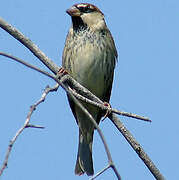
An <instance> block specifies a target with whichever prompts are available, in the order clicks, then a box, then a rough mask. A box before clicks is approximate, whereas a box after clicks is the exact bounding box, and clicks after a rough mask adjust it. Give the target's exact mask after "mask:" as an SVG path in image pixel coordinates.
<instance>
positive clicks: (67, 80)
mask: <svg viewBox="0 0 179 180" xmlns="http://www.w3.org/2000/svg"><path fill="white" fill-rule="evenodd" d="M0 27H2V28H3V29H4V30H5V31H7V32H8V33H9V34H10V35H12V36H13V37H14V38H16V39H17V40H19V41H20V42H21V43H22V44H24V45H25V46H26V47H27V48H28V49H29V50H30V51H31V52H32V53H33V54H34V55H35V56H36V57H38V58H39V59H40V60H41V61H42V63H43V64H45V65H46V66H47V67H48V68H49V69H50V70H51V71H52V72H53V73H54V74H55V75H57V76H56V78H54V77H52V78H54V79H55V80H56V81H57V82H58V83H59V84H60V85H61V86H62V87H63V89H65V91H66V92H67V93H70V90H69V87H72V88H71V89H75V90H77V92H78V93H79V94H81V95H83V96H84V94H85V97H87V98H88V96H89V97H90V98H89V100H92V101H93V100H94V101H95V102H97V103H99V104H102V103H103V102H101V101H100V100H99V98H97V97H96V96H94V95H93V94H92V93H90V92H89V91H88V90H87V89H85V88H84V87H82V86H81V85H79V83H77V82H76V81H75V80H74V79H73V78H71V77H70V76H69V75H66V76H64V77H62V78H61V76H60V75H59V74H58V71H59V67H58V66H57V65H55V64H54V63H53V62H52V61H51V60H50V59H49V58H48V57H47V56H45V54H44V53H43V52H41V51H40V49H39V48H38V47H37V46H36V45H34V44H33V43H32V42H31V41H30V40H29V39H28V38H26V37H25V36H24V35H23V34H22V33H20V32H19V31H18V30H17V29H15V28H14V27H12V26H11V25H9V24H8V23H6V22H5V21H4V20H3V19H2V18H0ZM59 78H61V79H60V80H59ZM62 82H63V83H62ZM71 96H72V97H73V99H74V101H75V102H76V103H77V104H78V106H79V107H80V108H82V109H83V108H84V107H83V106H82V105H80V103H79V101H76V100H75V99H76V98H75V97H74V96H73V95H71ZM83 110H84V112H85V113H86V114H89V113H88V112H86V110H85V109H83ZM114 111H115V112H116V110H114ZM116 113H117V112H116ZM118 114H120V115H127V116H129V117H132V116H133V114H131V113H125V112H123V113H120V112H118ZM134 116H135V115H134ZM134 116H133V118H137V119H140V118H139V116H137V115H136V116H135V117H134ZM89 117H90V119H91V121H92V122H93V121H94V119H93V118H91V115H90V114H89ZM110 119H111V120H112V122H113V123H114V124H115V126H116V127H117V128H118V129H119V131H120V132H121V133H122V134H123V136H124V137H125V138H126V139H127V141H128V142H129V143H130V145H131V146H132V147H133V149H134V150H135V151H136V152H137V154H138V155H139V154H140V156H139V157H140V158H141V159H142V160H143V161H144V163H145V164H146V165H147V167H148V168H149V170H150V171H151V172H152V174H153V175H154V177H155V178H156V179H159V180H164V177H163V176H162V175H161V173H160V172H159V170H158V169H157V168H156V167H155V165H154V164H153V162H152V161H151V160H150V159H149V158H148V156H147V155H146V153H145V152H144V151H143V149H142V148H141V146H140V145H139V143H137V141H135V139H134V138H133V137H132V135H131V134H130V133H129V134H125V132H127V133H128V130H127V129H126V128H125V127H124V125H123V124H122V123H121V122H120V121H119V120H118V118H117V117H115V116H114V114H113V113H112V115H110ZM144 119H145V117H144ZM149 121H150V120H149ZM95 123H96V122H95V121H94V122H93V124H94V125H95ZM95 126H96V125H95ZM98 128H99V127H98V126H97V130H99V131H98V133H99V135H100V134H101V135H100V137H102V136H103V135H102V133H100V129H98ZM128 136H129V137H130V138H129V137H128ZM102 141H104V139H103V138H102ZM103 144H104V146H105V150H106V149H108V148H107V146H106V145H105V142H103ZM11 146H12V145H11V144H10V146H9V147H11ZM11 148H12V147H11ZM107 155H108V160H109V164H110V167H112V168H113V170H114V172H115V173H117V172H116V168H115V166H114V165H113V163H112V159H111V158H110V154H109V153H108V152H107ZM146 157H147V158H146ZM110 159H111V160H110ZM146 162H149V163H146ZM5 166H7V164H5ZM117 174H118V173H117ZM117 174H116V175H117ZM117 177H118V179H120V176H119V175H117Z"/></svg>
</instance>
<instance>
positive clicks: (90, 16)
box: [62, 3, 117, 176]
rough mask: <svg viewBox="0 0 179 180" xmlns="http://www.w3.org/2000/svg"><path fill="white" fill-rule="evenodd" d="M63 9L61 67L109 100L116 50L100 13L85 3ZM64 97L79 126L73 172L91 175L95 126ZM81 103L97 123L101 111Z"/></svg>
mask: <svg viewBox="0 0 179 180" xmlns="http://www.w3.org/2000/svg"><path fill="white" fill-rule="evenodd" d="M66 12H67V13H68V14H69V15H70V16H71V20H72V26H71V27H70V29H69V32H68V35H67V38H66V42H65V47H64V51H63V57H62V67H63V68H64V69H65V70H66V71H67V72H68V73H69V75H71V76H72V77H73V78H74V79H75V80H76V81H77V82H79V83H80V84H81V85H82V86H84V87H86V88H87V89H88V90H89V91H91V92H92V93H93V94H94V95H96V96H97V97H98V98H100V99H101V100H102V101H103V102H109V100H110V95H111V89H112V83H113V76H114V68H115V64H116V60H117V50H116V47H115V44H114V40H113V38H112V35H111V33H110V31H109V29H108V28H107V26H106V23H105V20H104V14H103V13H102V12H101V11H100V10H99V9H98V8H97V7H96V6H95V5H92V4H88V3H80V4H75V5H73V6H72V7H71V8H69V9H67V10H66ZM67 96H68V101H69V104H70V107H71V110H72V112H73V115H74V117H75V119H76V122H77V124H78V126H79V145H78V154H77V160H76V166H75V174H77V175H82V174H84V173H86V174H87V175H88V176H90V175H93V174H94V170H93V159H92V143H93V134H94V130H95V127H94V125H93V123H92V122H91V120H90V119H89V117H88V116H87V115H86V114H85V113H84V112H83V111H82V110H81V109H80V108H79V107H78V106H77V105H76V104H75V103H74V101H73V100H72V99H71V98H70V96H69V95H67ZM80 102H81V103H82V105H83V106H84V107H85V108H86V109H87V110H88V112H89V113H90V114H91V115H92V117H93V118H94V120H95V121H96V122H97V123H98V124H99V122H100V119H101V118H102V117H103V116H104V112H103V111H102V110H101V109H99V108H97V107H95V106H93V105H91V104H88V103H85V102H82V101H80Z"/></svg>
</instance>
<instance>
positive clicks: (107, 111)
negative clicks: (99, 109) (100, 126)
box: [102, 102, 111, 121]
mask: <svg viewBox="0 0 179 180" xmlns="http://www.w3.org/2000/svg"><path fill="white" fill-rule="evenodd" d="M104 106H106V107H108V109H107V110H106V113H105V115H104V117H103V119H102V121H104V120H105V119H106V118H107V117H108V116H109V114H111V105H110V104H109V103H107V102H104Z"/></svg>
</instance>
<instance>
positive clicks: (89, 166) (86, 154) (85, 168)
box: [75, 130, 94, 176]
mask: <svg viewBox="0 0 179 180" xmlns="http://www.w3.org/2000/svg"><path fill="white" fill-rule="evenodd" d="M93 133H94V131H92V132H90V133H87V135H86V136H87V137H83V135H82V132H81V130H79V145H78V155H77V160H76V166H75V174H77V175H82V174H84V173H86V174H87V175H88V176H92V175H93V174H94V170H93V159H92V142H93Z"/></svg>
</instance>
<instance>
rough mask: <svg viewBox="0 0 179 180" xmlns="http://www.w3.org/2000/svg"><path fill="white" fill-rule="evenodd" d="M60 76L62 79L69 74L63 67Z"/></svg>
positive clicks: (60, 69)
mask: <svg viewBox="0 0 179 180" xmlns="http://www.w3.org/2000/svg"><path fill="white" fill-rule="evenodd" d="M58 74H59V75H60V76H61V77H62V76H64V75H66V74H68V72H67V70H66V69H65V68H63V67H60V68H59V70H58Z"/></svg>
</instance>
